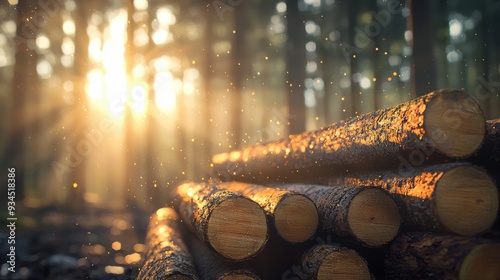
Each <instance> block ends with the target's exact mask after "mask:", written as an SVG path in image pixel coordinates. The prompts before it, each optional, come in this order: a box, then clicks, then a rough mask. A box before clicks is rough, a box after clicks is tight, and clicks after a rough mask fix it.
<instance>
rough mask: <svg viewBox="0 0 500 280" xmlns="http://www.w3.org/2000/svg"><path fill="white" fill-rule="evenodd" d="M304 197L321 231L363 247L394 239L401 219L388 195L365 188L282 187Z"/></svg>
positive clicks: (374, 245)
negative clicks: (313, 207)
mask: <svg viewBox="0 0 500 280" xmlns="http://www.w3.org/2000/svg"><path fill="white" fill-rule="evenodd" d="M281 187H282V188H283V189H286V190H291V191H296V192H298V193H302V194H305V195H306V196H308V197H309V198H310V199H311V200H312V201H313V202H314V203H315V204H316V207H317V209H318V214H319V222H320V226H321V229H322V230H325V231H328V232H331V233H333V234H335V235H337V236H340V237H347V238H349V239H351V240H354V241H356V242H357V243H360V244H361V245H363V246H367V247H379V246H382V245H385V244H387V243H388V242H389V241H391V240H392V239H394V238H395V237H396V235H397V234H398V232H399V227H400V224H401V217H400V215H399V211H398V208H397V206H396V203H395V202H394V201H393V199H392V198H391V197H390V195H389V194H388V193H386V192H385V191H383V190H381V189H377V188H373V187H372V188H369V187H366V188H365V187H326V186H318V185H283V186H281Z"/></svg>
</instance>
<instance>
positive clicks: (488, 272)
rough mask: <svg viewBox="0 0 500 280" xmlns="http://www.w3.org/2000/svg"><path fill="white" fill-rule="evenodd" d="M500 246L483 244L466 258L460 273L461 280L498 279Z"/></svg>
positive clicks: (499, 272) (499, 273)
mask: <svg viewBox="0 0 500 280" xmlns="http://www.w3.org/2000/svg"><path fill="white" fill-rule="evenodd" d="M499 263H500V244H482V245H479V246H476V247H475V248H473V249H472V250H471V251H470V252H469V253H468V254H467V256H466V257H465V259H464V260H463V262H462V265H461V267H460V271H459V279H460V280H472V279H498V276H499V275H500V265H498V264H499Z"/></svg>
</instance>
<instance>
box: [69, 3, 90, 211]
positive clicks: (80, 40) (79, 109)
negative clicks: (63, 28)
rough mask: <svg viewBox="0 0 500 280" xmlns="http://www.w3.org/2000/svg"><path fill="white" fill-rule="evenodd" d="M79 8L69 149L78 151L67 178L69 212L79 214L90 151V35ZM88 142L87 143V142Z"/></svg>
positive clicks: (85, 15)
mask: <svg viewBox="0 0 500 280" xmlns="http://www.w3.org/2000/svg"><path fill="white" fill-rule="evenodd" d="M77 5H78V7H77V8H76V10H75V40H76V44H75V55H74V57H75V62H74V66H73V71H74V74H75V77H76V82H75V96H76V98H75V104H73V108H72V109H73V111H72V115H73V116H72V117H73V121H72V127H71V129H72V135H71V147H72V148H73V149H76V150H77V153H78V155H77V156H78V157H79V160H78V162H77V163H76V164H75V166H74V168H73V172H72V174H71V175H72V176H70V182H69V184H70V186H69V187H68V189H69V195H68V197H69V199H68V201H67V202H68V206H69V207H70V208H71V209H74V210H77V211H80V210H82V209H83V207H84V203H85V200H84V196H85V190H86V180H85V173H86V162H85V158H84V156H83V155H84V154H85V153H87V152H90V150H91V149H92V147H89V146H84V145H83V143H85V142H84V141H83V140H84V136H83V133H84V132H85V131H86V129H87V126H88V108H87V107H88V106H87V96H86V92H85V83H86V82H85V81H86V78H85V77H86V75H87V71H88V63H89V60H88V45H89V36H88V34H87V18H88V3H87V2H84V1H79V2H77ZM87 143H88V142H87Z"/></svg>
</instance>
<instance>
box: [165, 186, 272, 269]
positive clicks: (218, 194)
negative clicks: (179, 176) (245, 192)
mask: <svg viewBox="0 0 500 280" xmlns="http://www.w3.org/2000/svg"><path fill="white" fill-rule="evenodd" d="M173 197H174V204H175V206H176V208H177V209H179V212H180V214H181V216H182V218H183V219H184V220H185V221H186V225H187V227H188V228H189V229H190V230H191V231H193V232H195V233H196V234H197V235H198V237H199V238H200V239H201V240H202V241H203V242H204V243H205V244H206V245H207V246H208V247H210V248H211V249H213V250H214V251H215V252H217V253H218V254H220V255H221V256H223V257H225V258H226V259H228V260H232V261H243V260H246V259H250V258H252V257H254V256H255V255H256V254H257V253H259V252H260V251H261V250H262V249H263V248H264V245H265V244H266V242H267V239H268V234H267V232H268V230H267V222H266V215H265V213H264V210H262V208H260V206H259V205H258V204H257V203H255V202H253V201H252V200H250V199H248V198H246V197H244V196H241V195H237V194H235V193H233V192H230V191H227V190H223V189H219V188H218V187H217V186H215V185H212V184H205V183H200V184H196V183H185V184H182V185H180V186H179V187H178V188H177V189H176V191H175V192H174V193H173Z"/></svg>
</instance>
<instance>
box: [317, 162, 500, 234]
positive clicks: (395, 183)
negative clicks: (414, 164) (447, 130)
mask: <svg viewBox="0 0 500 280" xmlns="http://www.w3.org/2000/svg"><path fill="white" fill-rule="evenodd" d="M320 182H321V183H324V184H327V185H332V186H338V185H343V186H353V187H359V186H377V187H381V188H383V189H385V190H387V191H389V192H390V193H391V195H392V197H393V198H394V200H395V201H396V203H397V204H398V206H399V208H400V210H401V214H402V216H403V223H404V224H405V225H407V226H410V227H413V228H416V229H420V230H422V229H425V230H433V231H446V232H450V233H454V234H459V235H464V236H473V235H477V234H480V233H482V232H484V231H486V230H487V229H489V228H491V226H492V225H493V223H494V221H495V219H496V216H497V212H498V189H497V187H496V185H495V183H494V181H493V180H492V179H491V177H490V176H489V175H488V173H486V172H485V171H484V170H482V169H480V168H478V167H475V166H473V165H471V164H468V163H447V164H439V165H431V166H426V167H421V168H415V169H410V170H404V171H402V172H396V171H384V172H374V173H367V174H349V175H348V176H345V177H338V178H332V179H321V180H320Z"/></svg>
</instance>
